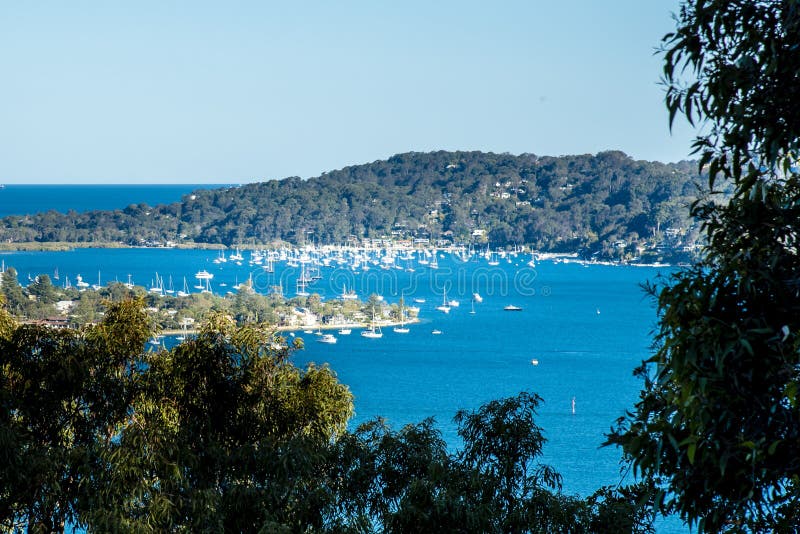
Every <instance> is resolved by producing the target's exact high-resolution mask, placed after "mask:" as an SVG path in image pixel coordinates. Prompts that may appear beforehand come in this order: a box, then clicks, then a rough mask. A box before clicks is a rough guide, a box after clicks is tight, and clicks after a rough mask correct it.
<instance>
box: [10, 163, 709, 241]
mask: <svg viewBox="0 0 800 534" xmlns="http://www.w3.org/2000/svg"><path fill="white" fill-rule="evenodd" d="M695 169H696V167H695V164H694V163H693V162H681V163H678V164H663V163H657V162H647V161H635V160H633V159H631V158H630V157H628V156H627V155H625V154H624V153H622V152H616V151H612V152H602V153H599V154H597V155H579V156H561V157H537V156H535V155H533V154H522V155H519V156H515V155H510V154H493V153H483V152H444V151H441V152H433V153H407V154H399V155H396V156H393V157H391V158H389V159H388V160H386V161H376V162H374V163H369V164H364V165H356V166H352V167H346V168H344V169H341V170H337V171H332V172H329V173H324V174H323V175H321V176H319V177H315V178H310V179H308V180H303V179H300V178H297V177H292V178H286V179H283V180H273V181H267V182H261V183H252V184H247V185H243V186H240V187H232V188H224V189H215V190H199V191H196V192H195V193H193V194H191V195H186V196H185V197H184V198H183V199H182V201H181V202H177V203H174V204H169V205H160V206H154V207H151V206H148V205H145V204H138V205H131V206H129V207H128V208H126V209H124V210H118V211H95V212H90V213H85V214H78V213H68V214H61V213H57V212H54V211H50V212H46V213H40V214H31V215H28V216H25V217H18V216H14V217H7V218H5V219H2V224H0V241H3V242H9V243H15V242H26V241H27V242H30V241H37V242H48V241H66V242H122V243H125V244H131V245H137V244H156V243H164V242H167V241H170V242H174V243H187V242H188V243H219V244H224V245H229V246H230V245H237V244H241V245H247V244H268V243H271V242H273V241H275V240H283V241H288V242H291V243H295V244H302V243H307V242H309V241H314V242H316V243H343V242H345V241H346V240H348V239H353V238H355V239H362V238H377V237H390V238H394V239H404V238H422V239H425V238H428V239H431V240H432V241H436V240H439V239H447V240H450V241H453V242H456V243H459V242H460V243H480V244H482V245H486V244H488V245H490V246H492V247H501V246H509V245H523V244H525V245H529V246H531V247H533V248H536V249H539V250H542V251H573V250H579V251H582V252H584V253H586V254H592V253H599V254H600V255H601V256H605V257H613V256H615V255H621V254H623V253H625V254H627V255H635V254H636V253H637V251H638V252H641V251H642V250H644V249H649V250H653V247H656V246H660V247H661V248H662V249H663V247H664V246H665V245H664V244H665V243H667V244H669V245H670V246H673V247H674V246H675V245H676V244H677V245H685V244H686V243H690V242H691V241H692V235H693V233H692V231H691V230H690V227H691V223H690V221H689V220H688V219H687V213H688V205H689V203H690V202H691V201H692V200H694V198H696V195H697V189H696V185H695V183H696V182H699V180H697V176H696V171H695Z"/></svg>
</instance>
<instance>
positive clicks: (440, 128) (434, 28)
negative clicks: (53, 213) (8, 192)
mask: <svg viewBox="0 0 800 534" xmlns="http://www.w3.org/2000/svg"><path fill="white" fill-rule="evenodd" d="M677 9H678V0H649V1H641V0H613V1H607V2H600V1H596V0H571V1H563V2H555V1H552V0H546V1H544V0H542V1H539V0H519V1H515V0H509V1H503V0H498V1H496V2H487V1H472V0H458V1H456V0H441V1H430V0H427V1H417V0H403V1H395V2H389V1H380V0H364V1H349V0H340V1H336V2H331V1H303V0H298V1H286V2H277V1H269V0H263V1H245V0H242V1H235V0H234V1H231V2H206V1H202V0H192V1H180V0H153V1H150V0H137V1H136V2H104V1H99V0H98V1H93V2H89V1H81V0H71V1H70V2H63V1H62V0H57V1H47V0H42V1H36V2H2V3H0V72H1V73H2V78H0V79H2V83H0V183H8V184H10V183H30V184H33V183H195V184H201V183H214V184H221V183H246V182H253V181H263V180H269V179H276V178H284V177H287V176H300V177H303V178H307V177H311V176H318V175H320V174H321V173H323V172H326V171H330V170H334V169H340V168H342V167H346V166H349V165H358V164H362V163H368V162H372V161H375V160H381V159H386V158H388V157H391V156H392V155H394V154H398V153H403V152H409V151H416V152H429V151H435V150H480V151H487V152H509V153H511V154H521V153H533V154H537V155H540V156H544V155H548V156H558V155H566V154H587V153H596V152H599V151H603V150H622V151H623V152H625V153H627V154H628V155H630V156H631V157H633V158H635V159H644V160H656V161H663V162H672V161H679V160H682V159H688V158H690V145H691V141H692V138H693V136H694V132H693V131H692V130H691V129H690V127H689V126H688V125H687V124H685V123H683V122H678V123H677V124H676V126H675V127H674V128H673V131H672V132H670V129H669V126H668V121H667V112H666V110H665V107H664V89H663V87H662V86H661V85H660V84H659V79H660V75H661V59H660V57H659V56H658V55H657V54H655V51H656V49H657V47H658V46H659V42H660V39H661V37H662V36H663V35H664V34H665V33H667V32H669V31H671V30H672V29H674V20H673V18H672V13H674V12H676V11H677Z"/></svg>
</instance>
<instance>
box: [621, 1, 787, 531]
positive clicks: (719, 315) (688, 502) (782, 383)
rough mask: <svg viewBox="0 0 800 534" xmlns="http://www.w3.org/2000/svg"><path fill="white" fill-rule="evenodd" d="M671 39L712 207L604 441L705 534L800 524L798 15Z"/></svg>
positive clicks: (665, 293)
mask: <svg viewBox="0 0 800 534" xmlns="http://www.w3.org/2000/svg"><path fill="white" fill-rule="evenodd" d="M676 22H677V28H676V30H675V32H673V33H670V34H668V35H666V36H665V37H664V40H663V50H662V53H663V57H664V76H665V83H666V87H667V93H666V104H667V108H668V111H669V118H670V121H672V120H674V118H675V117H677V116H681V115H682V116H684V117H685V118H687V119H688V120H689V121H691V122H692V123H694V124H697V125H702V128H701V129H700V130H699V131H700V132H701V134H700V135H699V136H698V137H697V139H696V141H695V143H694V150H695V151H696V153H697V154H699V155H700V166H701V169H702V171H703V172H705V173H707V176H708V195H707V197H706V198H704V199H701V200H700V201H698V202H696V203H695V204H693V206H692V214H693V215H694V216H695V217H697V218H698V219H699V221H701V222H702V225H703V226H702V228H703V232H704V235H705V240H706V241H705V242H706V245H705V249H704V251H703V256H702V259H701V261H699V262H698V263H697V264H696V265H694V266H693V267H691V268H688V269H685V270H682V271H681V272H679V273H677V274H675V275H674V276H672V277H670V278H669V279H668V280H667V281H666V283H664V284H663V285H660V286H658V287H652V288H651V289H652V291H653V293H654V294H656V295H657V296H658V309H659V323H658V329H657V335H656V340H657V347H656V351H655V353H654V355H653V356H652V358H650V359H649V360H648V361H647V362H646V365H645V366H643V368H642V369H640V374H641V376H643V377H644V381H645V382H644V383H645V387H644V390H643V391H642V394H641V399H640V401H639V402H638V403H637V404H636V406H635V408H634V409H633V411H632V412H631V413H629V414H628V415H626V416H625V417H623V418H622V419H621V420H620V423H619V426H618V427H617V428H616V430H615V431H613V432H612V434H611V435H610V437H609V442H610V443H616V444H619V445H621V446H622V447H623V450H624V452H625V453H626V454H627V455H628V457H629V458H630V459H631V460H632V461H633V464H634V466H635V467H636V469H637V470H638V472H639V473H640V474H641V475H643V476H644V477H645V478H647V479H649V480H651V481H653V482H655V483H657V484H660V485H661V487H662V488H663V490H664V491H663V493H661V494H660V498H659V502H660V504H661V506H662V507H663V509H665V510H668V511H677V512H678V513H679V514H680V515H681V516H682V517H683V518H685V519H687V520H690V521H692V522H695V523H697V524H698V526H699V529H700V530H701V531H704V532H719V531H732V532H749V531H752V532H796V531H797V525H798V524H800V486H798V482H799V480H800V479H798V476H799V475H800V406H798V381H799V380H800V343H799V342H800V256H798V221H800V175H798V173H797V169H796V167H795V165H796V163H797V160H798V157H800V105H798V102H800V98H798V97H800V84H798V83H797V82H798V79H799V78H800V2H797V1H796V0H759V1H752V0H724V1H723V0H692V1H684V2H683V3H682V6H681V9H680V13H679V15H678V16H677V18H676Z"/></svg>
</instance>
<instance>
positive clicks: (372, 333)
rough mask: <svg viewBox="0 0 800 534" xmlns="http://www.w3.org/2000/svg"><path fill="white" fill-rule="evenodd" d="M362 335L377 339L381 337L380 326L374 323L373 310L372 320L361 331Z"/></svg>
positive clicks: (373, 313) (373, 312) (373, 311)
mask: <svg viewBox="0 0 800 534" xmlns="http://www.w3.org/2000/svg"><path fill="white" fill-rule="evenodd" d="M361 336H362V337H368V338H372V339H377V338H381V337H383V332H381V327H380V326H377V325H376V324H375V310H374V309H373V310H372V322H371V323H370V325H369V328H367V329H365V330H362V331H361Z"/></svg>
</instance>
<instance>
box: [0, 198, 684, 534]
mask: <svg viewBox="0 0 800 534" xmlns="http://www.w3.org/2000/svg"><path fill="white" fill-rule="evenodd" d="M213 187H215V186H211V185H164V186H153V185H146V186H135V185H119V186H105V185H104V186H75V185H68V186H66V185H65V186H52V185H49V186H27V185H7V186H6V187H5V188H3V189H0V216H5V215H9V214H24V213H35V212H37V211H44V210H48V209H55V210H57V211H61V212H66V211H68V210H70V209H71V210H75V211H78V212H82V211H89V210H93V209H119V208H124V207H126V206H128V205H129V204H132V203H140V202H143V203H147V204H150V205H155V204H160V203H168V202H175V201H178V200H180V198H181V196H182V195H185V194H188V193H190V192H191V191H194V190H196V189H198V188H213ZM218 255H219V253H218V252H214V251H202V250H171V249H114V250H97V249H78V250H74V251H68V252H0V264H2V265H5V266H6V267H8V266H13V267H14V268H16V269H17V271H18V272H19V277H20V282H21V283H23V284H26V283H27V282H28V280H32V279H33V278H34V277H35V276H36V275H38V274H41V273H46V274H49V275H50V276H51V277H55V276H56V275H57V276H58V278H57V279H56V280H54V282H55V283H57V284H61V285H64V284H65V283H67V282H68V281H69V282H70V283H72V284H74V283H75V282H76V279H77V276H78V275H81V276H82V277H83V279H84V280H85V281H87V282H89V283H91V284H95V283H100V284H103V285H105V284H106V283H108V282H109V281H114V280H116V281H120V282H127V281H131V282H133V283H135V284H137V285H142V286H145V287H149V286H150V285H152V284H153V283H154V282H155V281H156V279H157V278H162V279H163V280H164V285H165V286H166V287H169V286H172V288H174V289H175V290H180V289H182V288H183V286H184V280H185V281H186V285H187V287H188V289H189V290H190V291H197V289H195V286H196V285H197V284H198V283H199V281H198V280H197V279H196V278H195V274H196V273H197V272H198V271H200V270H207V271H208V272H210V273H212V274H213V275H214V278H213V279H212V280H211V283H210V288H211V289H212V290H213V291H214V292H215V293H220V294H221V293H225V292H227V291H230V290H232V288H233V287H234V286H235V285H236V284H238V283H240V282H244V281H245V280H248V279H250V280H252V282H253V287H254V288H255V289H256V291H258V292H260V293H266V292H267V291H269V290H270V288H272V287H274V286H276V285H279V286H281V287H282V288H283V290H284V292H285V293H286V294H287V295H288V296H293V295H294V293H295V291H296V281H297V278H298V276H299V275H300V268H299V267H289V266H286V265H285V264H283V263H276V265H275V272H274V273H268V272H266V271H265V270H264V269H263V268H261V267H260V266H254V265H249V264H248V262H247V261H246V260H247V259H249V253H248V252H245V253H244V255H245V261H243V262H242V264H241V265H236V263H234V262H232V261H228V262H225V263H216V262H215V261H214V260H215V259H217V258H218ZM528 259H529V258H528V257H526V256H523V255H520V256H518V257H510V258H508V260H506V259H503V260H502V261H501V262H500V265H498V266H488V265H487V263H486V262H485V261H483V260H481V261H469V262H463V261H460V260H458V259H455V258H453V257H451V256H449V255H442V256H440V258H439V261H440V268H439V269H438V270H431V269H430V268H428V267H425V266H421V265H413V268H414V272H407V271H406V270H402V269H400V270H397V269H392V270H389V271H385V270H382V269H380V268H378V267H373V268H371V269H370V270H369V271H365V270H358V271H357V272H353V270H352V269H350V268H349V267H347V266H344V265H333V266H332V267H322V268H321V270H320V274H321V275H322V276H323V278H322V279H321V280H319V281H317V282H315V283H314V284H312V285H311V286H309V288H308V290H309V291H311V292H316V293H319V294H320V295H322V296H323V297H324V298H328V299H331V298H336V297H337V296H338V295H340V294H341V293H342V292H343V291H344V290H345V289H353V290H355V291H356V292H357V293H358V295H359V297H360V298H362V299H365V298H367V297H368V296H369V294H370V293H377V294H380V295H382V296H383V297H384V298H385V299H386V301H388V302H397V301H398V300H399V298H400V296H401V295H402V296H403V297H404V298H405V301H406V303H407V305H414V306H419V307H420V317H421V319H422V322H420V323H418V324H414V325H411V326H410V328H411V333H410V334H405V335H401V334H396V333H394V332H393V331H392V329H391V328H384V336H383V338H382V339H365V338H363V337H361V336H360V335H359V331H358V330H353V333H352V334H351V335H350V336H344V335H337V337H338V343H337V344H335V345H327V344H322V343H318V342H317V341H316V339H317V338H316V336H314V335H308V334H303V333H300V332H298V333H297V334H296V335H298V336H301V337H304V338H305V341H306V348H305V349H304V350H303V351H301V352H298V353H297V354H296V355H295V360H296V362H297V363H298V364H301V365H302V364H305V363H306V362H309V361H314V362H318V363H322V362H326V363H329V364H330V365H331V367H332V368H333V369H334V370H335V371H336V372H337V373H338V376H339V378H340V380H341V381H342V382H344V383H345V384H347V385H348V386H349V387H350V389H351V390H352V392H353V394H354V396H355V409H356V415H355V417H354V419H353V421H352V423H351V424H352V426H355V425H357V424H359V423H360V422H363V421H366V420H368V419H370V418H372V417H375V416H379V415H380V416H383V417H385V418H386V419H387V420H388V422H389V423H390V424H391V425H392V426H393V427H395V428H399V427H400V426H401V425H403V424H405V423H413V422H418V421H420V420H422V419H424V418H426V417H434V418H435V419H436V421H437V425H438V426H439V428H440V429H442V431H443V434H444V437H445V439H447V441H448V443H449V444H450V445H451V446H453V447H456V446H458V444H459V440H458V437H457V435H456V432H455V426H454V425H453V423H452V417H453V415H454V414H455V412H456V410H458V409H460V408H466V409H475V408H477V407H478V406H480V404H481V403H483V402H486V401H488V400H490V399H495V398H498V397H501V396H509V395H515V394H516V393H518V392H520V391H522V390H528V391H533V392H536V393H538V394H539V395H541V396H542V397H543V398H544V404H543V405H542V406H541V409H540V411H539V414H538V418H537V422H538V424H539V425H540V426H541V427H542V428H543V429H544V433H545V436H546V438H547V439H548V443H547V445H546V447H545V450H544V457H543V458H542V461H543V462H545V463H548V464H551V465H553V466H554V467H555V468H556V469H557V470H558V471H559V472H560V473H561V474H562V475H563V477H564V491H565V492H566V493H568V494H577V495H581V496H586V495H588V494H590V493H591V492H593V491H594V490H595V489H597V488H598V487H600V486H601V485H606V484H618V483H620V482H623V483H625V482H629V481H630V478H623V477H622V475H621V474H620V465H619V459H620V455H619V451H618V450H617V449H615V448H602V447H600V444H601V443H602V441H603V440H604V435H605V433H606V432H608V430H609V429H610V427H611V426H612V425H613V424H614V421H615V419H616V418H617V417H619V416H620V415H622V414H623V413H624V412H625V410H627V409H630V408H631V407H632V405H633V403H634V402H635V401H636V399H637V396H638V392H639V389H640V387H641V385H642V384H641V382H640V381H638V380H637V379H635V378H634V377H633V376H632V372H633V369H634V368H635V367H636V366H637V365H639V363H640V362H641V360H642V359H644V358H646V357H647V356H648V354H649V346H650V343H651V340H652V336H651V330H652V328H653V326H654V321H655V313H654V307H653V303H652V302H651V300H650V299H649V298H647V297H646V296H645V295H644V293H643V291H642V290H641V288H640V285H641V283H643V282H644V281H646V280H653V279H654V278H655V277H656V276H658V275H659V274H662V273H664V272H666V270H659V269H655V268H635V267H609V266H601V265H591V266H583V265H580V264H569V263H559V264H557V263H554V262H550V261H541V262H538V263H537V264H536V265H535V267H531V266H529V265H528V264H527V260H528ZM403 267H412V265H410V263H409V265H403ZM444 291H447V298H448V299H457V300H459V301H460V306H459V307H454V308H452V311H451V312H450V313H449V314H446V315H445V314H443V313H442V312H439V311H437V310H435V307H436V306H437V305H439V304H441V302H442V299H443V297H444ZM474 292H478V293H480V294H481V295H482V297H483V302H481V303H477V304H475V312H476V313H475V314H470V313H469V312H470V308H471V306H470V300H471V296H472V293H474ZM414 298H424V299H425V303H421V304H420V303H414V302H413V299H414ZM508 304H514V305H517V306H520V307H522V308H523V310H522V311H521V312H506V311H503V309H502V308H503V307H504V306H506V305H508ZM433 329H438V330H441V332H442V334H441V335H432V334H431V331H432V330H433ZM534 359H535V360H537V361H538V365H532V364H531V361H532V360H534ZM573 399H574V402H575V410H574V413H573V409H572V402H573ZM658 532H659V533H664V534H672V533H685V532H688V530H687V529H686V528H685V527H683V526H681V525H680V523H679V522H678V521H676V520H675V519H668V520H665V521H661V522H660V523H659V526H658Z"/></svg>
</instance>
